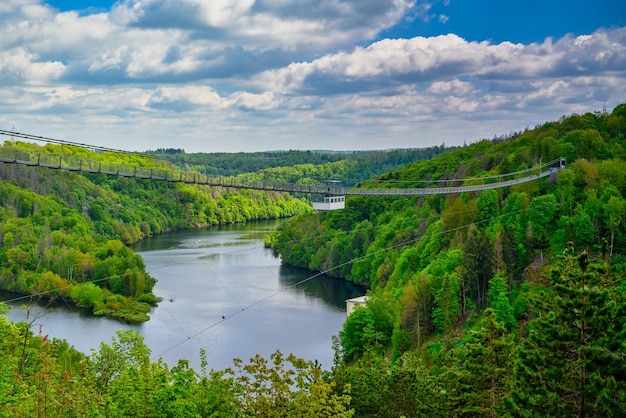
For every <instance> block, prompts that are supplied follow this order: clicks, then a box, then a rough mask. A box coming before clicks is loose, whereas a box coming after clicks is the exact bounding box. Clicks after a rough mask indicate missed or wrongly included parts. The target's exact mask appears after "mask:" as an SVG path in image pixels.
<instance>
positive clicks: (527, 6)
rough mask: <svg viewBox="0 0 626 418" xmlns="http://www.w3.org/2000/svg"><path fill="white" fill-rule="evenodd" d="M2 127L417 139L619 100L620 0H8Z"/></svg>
mask: <svg viewBox="0 0 626 418" xmlns="http://www.w3.org/2000/svg"><path fill="white" fill-rule="evenodd" d="M0 24H1V25H2V27H3V28H4V31H3V36H2V37H0V84H1V85H3V88H2V89H0V127H1V128H2V129H6V130H10V129H12V127H15V129H16V130H17V131H20V132H24V133H30V134H36V135H42V136H49V137H54V138H59V139H66V140H75V141H79V142H83V143H91V144H96V145H101V146H109V147H114V148H121V149H127V150H144V149H153V148H163V147H168V146H172V147H176V148H185V150H187V151H188V152H195V151H204V152H211V151H215V152H218V151H220V152H221V151H230V152H239V151H258V150H276V149H337V150H347V149H380V148H413V147H423V146H429V145H439V144H441V143H442V142H445V143H446V144H450V145H456V144H462V143H463V142H468V143H469V142H473V141H477V140H480V139H483V138H492V137H493V136H494V135H500V134H506V133H508V132H511V131H517V130H520V129H523V128H524V127H526V126H531V127H532V126H534V125H536V124H540V123H543V122H545V121H548V120H555V119H558V118H559V117H560V116H562V115H566V114H571V113H584V112H593V111H598V110H600V109H602V107H603V106H604V104H605V103H606V106H607V108H608V109H609V110H610V109H611V108H612V107H614V106H616V105H617V104H619V103H621V102H624V101H626V2H624V1H616V0H615V1H608V0H598V1H594V2H592V1H580V0H574V1H568V2H566V1H561V0H558V1H545V0H544V1H537V0H527V1H524V2H519V1H512V2H500V1H499V2H496V1H488V0H444V1H439V0H436V1H414V0H281V1H270V0H210V1H209V0H121V1H118V2H112V1H67V0H50V1H47V2H43V1H41V0H5V1H3V2H2V5H0Z"/></svg>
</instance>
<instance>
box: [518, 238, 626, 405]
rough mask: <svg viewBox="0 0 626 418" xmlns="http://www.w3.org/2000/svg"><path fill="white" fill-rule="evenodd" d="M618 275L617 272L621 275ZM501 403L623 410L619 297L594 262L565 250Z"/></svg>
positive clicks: (624, 334)
mask: <svg viewBox="0 0 626 418" xmlns="http://www.w3.org/2000/svg"><path fill="white" fill-rule="evenodd" d="M622 280H623V278H622ZM536 296H537V298H535V300H534V302H535V303H536V304H537V306H536V308H537V311H538V316H537V317H536V318H535V319H533V320H532V321H531V322H530V323H529V324H528V337H527V338H526V339H524V340H523V343H522V345H521V347H520V349H519V352H518V356H519V358H518V362H517V364H516V370H515V386H514V389H513V391H512V393H511V397H510V399H509V402H508V406H509V407H510V408H511V411H512V412H514V414H515V415H519V416H537V415H539V416H559V417H565V416H577V417H585V416H620V414H621V413H622V412H623V411H624V410H626V362H625V361H624V360H625V359H626V331H625V327H626V296H625V294H624V291H623V289H620V287H619V286H617V284H616V282H615V281H613V279H612V278H611V275H610V274H609V272H607V270H606V269H605V267H604V266H603V265H602V263H600V262H598V261H595V260H594V261H591V262H590V260H589V256H588V255H587V253H582V254H580V255H579V256H578V257H574V255H573V254H572V250H571V247H570V250H569V251H568V254H567V255H566V257H564V259H562V260H560V262H559V265H558V266H557V267H556V268H555V269H554V270H553V271H552V274H551V287H550V288H546V289H544V290H543V291H540V292H538V294H537V295H536Z"/></svg>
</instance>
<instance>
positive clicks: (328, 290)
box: [0, 221, 365, 371]
mask: <svg viewBox="0 0 626 418" xmlns="http://www.w3.org/2000/svg"><path fill="white" fill-rule="evenodd" d="M278 224H279V221H267V222H255V223H248V224H245V225H232V226H224V227H214V228H207V229H200V230H193V231H182V232H174V233H169V234H164V235H160V236H155V237H151V238H148V239H146V240H143V241H142V242H140V243H138V244H136V245H135V246H134V248H133V249H134V250H135V251H136V252H137V253H139V254H140V255H141V256H142V258H143V259H144V262H145V264H146V270H147V271H148V273H149V274H150V275H152V276H153V277H154V278H156V279H157V284H156V286H155V288H154V293H155V294H156V295H157V296H158V297H161V298H162V299H163V300H162V301H161V302H160V303H159V304H158V306H157V307H155V308H153V309H152V310H151V312H150V321H148V322H146V323H142V324H124V323H121V322H118V321H115V320H111V319H107V318H100V317H93V316H90V315H88V314H85V313H82V312H79V310H78V309H77V308H76V307H74V306H68V305H62V304H57V305H55V306H54V307H52V308H51V309H45V307H42V306H34V307H32V309H31V318H33V317H34V316H33V315H36V314H43V313H45V315H44V316H42V317H40V318H38V319H37V320H36V321H35V323H36V325H37V326H35V327H34V328H33V331H34V332H35V333H38V332H41V333H42V334H43V335H48V336H49V337H51V338H62V339H66V340H67V341H68V342H69V343H70V344H71V345H73V346H74V347H76V348H77V349H78V350H80V351H82V352H84V353H90V352H91V350H92V349H97V348H98V347H99V346H100V343H101V342H106V343H110V341H111V337H113V336H114V335H115V332H116V331H117V330H121V329H134V330H136V331H137V332H139V333H140V334H141V335H142V336H143V337H144V340H145V342H146V344H147V345H148V347H150V349H151V351H152V359H153V361H155V360H157V359H159V358H162V359H163V360H164V361H165V362H166V363H168V364H169V366H170V367H172V366H175V365H176V363H177V362H178V360H179V359H187V360H189V363H190V365H191V366H192V367H193V368H194V369H195V370H196V371H199V370H200V357H199V352H200V349H204V350H206V354H207V360H208V368H209V369H211V368H213V369H216V370H221V369H225V368H226V367H230V366H232V359H233V358H241V359H242V360H244V362H246V363H247V362H248V360H249V359H250V358H251V357H253V356H255V355H256V354H260V355H262V356H263V357H265V358H267V359H269V356H270V354H271V353H273V352H274V351H276V350H280V351H281V352H282V353H283V354H285V355H288V354H290V353H293V354H295V355H296V356H298V357H302V358H304V359H307V360H317V361H318V362H320V363H321V364H322V367H323V368H325V369H329V368H330V367H331V366H332V363H333V355H334V353H333V349H332V337H333V336H335V335H337V334H338V333H339V331H340V330H341V328H342V327H343V323H344V321H345V317H346V308H345V300H346V299H349V298H352V297H356V296H360V295H362V294H364V292H365V289H364V288H362V287H360V286H357V285H354V284H352V283H349V282H346V281H344V280H341V279H333V278H330V277H328V276H326V275H318V274H316V273H314V272H310V271H306V270H300V269H295V268H291V267H287V266H282V265H281V263H280V259H279V258H278V257H275V256H274V255H273V254H272V251H271V250H269V249H266V248H264V247H263V237H264V235H265V234H268V233H270V232H272V231H273V230H274V229H275V228H276V227H277V226H278ZM14 296H15V295H12V296H11V295H9V294H6V293H4V294H2V293H0V300H9V299H11V298H14ZM26 303H27V300H19V301H11V302H9V303H8V304H9V305H11V306H12V307H13V308H12V309H11V311H10V312H9V314H8V318H9V320H10V321H21V320H25V318H26V309H24V308H22V307H21V306H22V305H24V304H26Z"/></svg>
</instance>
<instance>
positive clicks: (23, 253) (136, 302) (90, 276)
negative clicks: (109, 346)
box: [0, 141, 444, 322]
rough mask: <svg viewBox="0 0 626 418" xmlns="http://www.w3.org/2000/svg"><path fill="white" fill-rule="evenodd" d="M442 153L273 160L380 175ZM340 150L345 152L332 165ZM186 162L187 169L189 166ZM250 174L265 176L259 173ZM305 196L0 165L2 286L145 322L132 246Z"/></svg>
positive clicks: (307, 172) (295, 155)
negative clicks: (156, 235) (395, 167)
mask: <svg viewBox="0 0 626 418" xmlns="http://www.w3.org/2000/svg"><path fill="white" fill-rule="evenodd" d="M3 147H4V148H7V149H8V148H10V149H16V150H20V151H22V152H29V153H33V154H45V155H51V156H59V157H60V156H63V158H72V159H79V158H80V159H84V160H85V161H86V160H90V161H96V162H105V163H108V164H115V165H118V166H120V165H122V166H128V167H133V166H135V167H151V168H152V167H153V168H156V169H163V170H167V171H170V172H171V173H172V174H171V175H176V174H177V173H176V170H180V169H181V168H177V166H176V165H175V161H174V162H172V161H168V160H165V159H163V158H159V159H156V158H154V157H151V156H148V155H142V154H137V153H114V152H104V153H96V152H92V151H90V150H88V149H86V148H81V147H77V146H72V145H54V144H47V145H45V146H38V145H36V144H33V143H26V142H17V143H15V142H8V141H7V142H6V143H5V144H4V146H3ZM162 151H166V150H162ZM443 151H444V148H443V147H433V148H427V149H423V150H396V151H388V152H382V151H381V152H376V153H360V152H359V153H346V154H342V153H334V154H320V153H312V152H295V151H290V152H284V153H269V154H271V156H272V158H271V160H272V164H276V163H277V162H297V163H298V165H295V166H293V167H288V168H280V167H275V172H274V173H273V174H272V178H271V180H273V181H283V182H285V181H293V182H313V183H320V181H321V180H320V179H321V178H329V177H336V176H338V175H342V174H343V175H345V174H349V173H350V172H352V171H356V172H358V171H362V172H373V173H383V172H386V171H387V170H388V169H389V165H390V164H391V165H393V166H398V165H401V164H402V163H404V162H406V161H413V160H417V159H423V158H430V157H432V156H433V155H437V154H440V153H442V152H443ZM163 155H168V154H167V153H164V154H161V156H163ZM176 155H178V154H177V153H174V154H173V156H176ZM183 155H184V156H185V158H187V159H190V160H191V161H193V162H194V164H196V165H198V166H202V167H207V166H210V165H211V164H215V163H216V161H223V164H225V166H229V165H232V164H235V163H240V164H241V167H242V169H240V171H241V172H245V171H247V168H246V167H247V166H251V167H262V168H267V167H269V166H272V167H274V165H268V161H267V160H268V158H267V155H266V154H264V153H250V154H245V153H241V154H233V157H227V156H226V155H224V154H183ZM339 156H341V157H342V158H343V159H342V160H340V161H335V160H333V161H332V162H330V163H327V161H328V160H330V159H332V158H334V157H339ZM346 156H347V157H346ZM170 157H172V155H170ZM348 157H349V158H348ZM34 160H35V161H36V160H37V158H34ZM315 163H322V164H321V165H315ZM183 166H184V168H185V170H187V171H186V173H188V172H189V170H190V168H189V167H188V166H185V165H183ZM191 172H193V171H191ZM245 176H247V177H253V178H258V177H264V178H267V174H258V173H256V174H251V173H248V174H245ZM323 176H326V177H323ZM307 198H309V197H308V196H291V195H289V194H286V193H278V192H270V191H268V192H259V191H251V190H230V189H228V188H216V187H211V188H210V187H204V186H198V185H189V184H172V183H167V182H158V181H152V180H141V179H135V178H121V177H116V176H105V175H99V174H80V173H75V172H68V171H61V170H58V171H57V170H51V169H42V168H39V167H29V166H22V165H16V164H4V163H2V164H0V203H1V204H2V207H1V208H0V289H3V290H8V291H12V292H16V293H20V294H25V295H33V298H45V299H50V300H54V299H58V298H63V299H64V300H65V301H69V302H73V303H75V304H77V305H79V306H82V307H84V308H86V309H89V310H91V311H92V312H93V313H94V314H96V315H107V316H110V317H114V318H120V319H123V320H126V321H133V322H141V321H146V320H148V319H149V318H148V315H147V312H148V311H149V309H150V305H152V304H154V303H156V302H157V297H156V296H155V295H154V294H153V293H152V289H153V287H154V284H155V281H154V279H153V278H152V277H150V276H149V275H148V274H147V273H146V271H145V268H144V265H143V261H142V260H141V259H140V258H139V257H137V256H135V255H134V254H133V253H132V251H131V250H130V249H129V248H128V245H130V244H132V243H135V242H137V241H139V240H141V239H143V238H144V237H147V236H150V235H153V234H161V233H164V232H168V231H172V230H180V229H186V228H198V227H205V226H210V225H222V224H230V223H241V222H247V221H252V220H259V219H277V218H285V217H290V216H294V215H297V214H303V213H308V212H311V207H310V204H309V202H308V199H307Z"/></svg>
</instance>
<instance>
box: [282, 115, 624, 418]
mask: <svg viewBox="0 0 626 418" xmlns="http://www.w3.org/2000/svg"><path fill="white" fill-rule="evenodd" d="M625 135H626V104H622V105H619V106H617V107H616V108H615V109H614V110H613V111H612V112H611V113H610V114H607V113H587V114H584V115H573V116H569V117H563V118H562V119H561V120H559V121H556V122H550V123H545V124H543V125H541V126H537V127H536V128H535V129H532V130H527V131H525V132H521V133H518V134H515V135H512V136H510V137H508V138H496V139H493V140H484V141H481V142H478V143H475V144H473V145H470V146H467V147H463V148H461V149H458V150H456V151H452V152H449V153H445V154H443V155H441V156H439V157H437V158H434V159H432V160H428V161H419V162H416V163H412V164H409V165H408V166H406V167H405V168H403V169H400V170H394V171H392V172H390V173H387V174H385V175H383V176H380V177H379V178H378V180H379V181H377V183H376V187H384V186H385V184H391V185H392V186H391V187H415V185H414V184H415V183H414V182H422V181H423V180H445V182H444V184H450V185H452V184H454V185H459V184H461V183H462V179H464V178H476V177H489V176H497V175H500V174H504V173H511V172H516V171H519V170H524V169H527V168H532V167H536V166H538V165H539V164H540V163H542V162H547V161H551V160H553V159H555V158H559V157H564V158H565V159H566V160H567V167H566V168H565V169H564V170H561V171H560V172H559V173H558V175H557V177H556V181H550V180H548V179H542V180H537V181H534V182H529V183H525V184H521V185H515V186H511V187H508V188H504V189H499V190H487V191H483V192H481V193H478V192H475V193H464V194H461V195H448V196H431V197H420V198H417V197H415V198H410V197H387V198H382V197H350V198H348V199H347V201H346V208H345V209H344V210H341V211H334V212H329V213H320V214H310V215H303V216H300V217H298V218H296V219H294V220H293V221H290V222H289V223H286V224H283V225H281V227H280V229H279V231H278V233H277V234H276V236H275V237H273V241H272V242H271V244H272V245H273V247H274V248H275V249H276V250H277V251H279V252H280V254H281V257H282V259H283V262H285V263H289V264H292V265H295V266H300V267H304V268H308V269H311V270H315V271H324V272H327V273H328V274H329V275H331V276H336V277H343V278H346V279H348V280H352V281H355V282H358V283H361V284H364V285H366V286H368V287H369V288H370V289H371V290H370V291H369V292H368V296H369V299H368V301H367V304H366V306H365V307H362V308H358V309H357V310H356V311H355V312H354V313H353V314H352V315H350V316H349V317H348V319H347V321H346V323H345V326H344V329H343V331H342V332H341V334H340V338H339V340H338V353H339V354H340V358H341V360H342V361H341V362H340V364H339V365H337V367H336V369H335V375H334V376H335V379H337V381H338V382H339V383H349V384H350V385H351V387H352V389H353V394H354V397H353V399H352V406H354V407H355V409H356V411H357V414H356V415H357V416H372V417H373V416H400V415H406V416H419V415H424V416H460V415H472V416H473V415H476V416H494V415H495V414H498V413H499V414H502V415H519V416H585V415H587V416H620V414H621V413H623V411H625V410H626V361H624V360H625V359H626V258H625V257H624V255H626V200H625V197H626V139H625ZM385 182H388V183H385ZM365 186H367V185H364V187H365ZM374 381H375V382H377V383H376V387H372V386H371V382H374ZM383 382H384V383H383ZM426 399H428V401H426Z"/></svg>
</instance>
